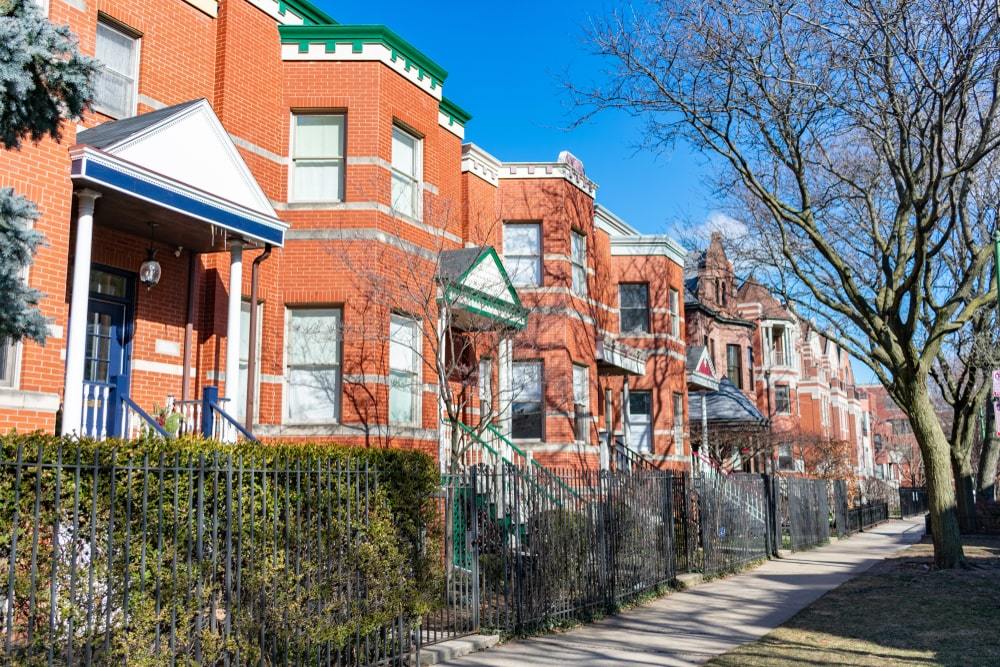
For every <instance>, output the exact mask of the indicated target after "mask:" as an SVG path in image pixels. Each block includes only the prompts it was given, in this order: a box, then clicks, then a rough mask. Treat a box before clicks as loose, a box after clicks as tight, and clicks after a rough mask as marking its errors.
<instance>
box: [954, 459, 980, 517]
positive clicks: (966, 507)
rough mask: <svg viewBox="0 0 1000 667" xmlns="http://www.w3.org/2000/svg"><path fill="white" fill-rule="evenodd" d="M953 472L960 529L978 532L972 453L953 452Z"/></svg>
mask: <svg viewBox="0 0 1000 667" xmlns="http://www.w3.org/2000/svg"><path fill="white" fill-rule="evenodd" d="M951 471H952V474H953V475H954V477H955V492H956V495H957V501H958V527H959V529H960V530H961V531H962V532H963V533H974V532H976V497H975V480H974V479H973V473H972V452H970V451H965V452H962V451H959V450H957V449H955V448H954V447H953V448H952V450H951Z"/></svg>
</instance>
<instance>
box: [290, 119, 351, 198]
mask: <svg viewBox="0 0 1000 667" xmlns="http://www.w3.org/2000/svg"><path fill="white" fill-rule="evenodd" d="M292 118H293V123H292V168H291V179H292V184H291V185H292V187H291V190H292V196H291V199H292V201H298V202H339V201H344V133H345V124H346V123H345V116H344V115H343V114H295V115H294V116H293V117H292Z"/></svg>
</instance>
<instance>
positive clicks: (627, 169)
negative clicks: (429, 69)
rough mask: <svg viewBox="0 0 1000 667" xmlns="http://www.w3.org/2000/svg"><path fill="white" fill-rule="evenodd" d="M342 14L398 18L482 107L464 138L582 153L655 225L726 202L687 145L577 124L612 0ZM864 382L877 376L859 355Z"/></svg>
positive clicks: (422, 6) (681, 221) (336, 13)
mask: <svg viewBox="0 0 1000 667" xmlns="http://www.w3.org/2000/svg"><path fill="white" fill-rule="evenodd" d="M314 4H316V5H317V6H319V7H321V8H322V9H323V10H325V11H326V12H327V13H328V14H330V16H332V17H333V18H334V19H336V20H337V21H339V22H340V23H378V24H384V25H387V26H389V27H390V28H392V29H393V30H394V31H395V32H397V33H398V34H399V35H400V36H401V37H403V38H404V39H406V40H407V41H409V42H410V43H412V44H413V45H414V46H416V47H417V48H418V49H420V50H421V51H423V52H424V53H425V54H427V56H429V57H430V58H431V59H433V60H434V61H436V62H437V63H438V64H439V65H441V66H442V67H444V68H445V70H447V71H448V79H447V81H446V82H445V86H444V91H445V95H446V96H447V97H449V98H451V99H452V100H453V101H455V102H456V103H457V104H459V105H460V106H462V107H464V108H465V109H466V110H467V111H469V112H470V113H471V114H472V115H473V119H472V121H471V122H470V123H469V126H468V128H467V132H466V140H467V141H473V142H475V143H477V144H479V145H480V146H482V147H483V148H484V149H486V150H487V151H489V152H490V153H492V154H494V155H495V156H497V157H498V158H499V159H501V160H506V161H531V160H538V161H552V160H555V159H556V157H557V156H558V155H559V152H560V151H562V150H569V151H571V152H572V153H574V154H575V155H576V156H577V157H579V158H580V159H581V160H583V162H584V165H585V166H586V169H587V175H588V176H590V178H592V179H593V180H594V181H596V182H597V184H598V185H599V186H600V189H599V191H598V195H597V199H598V201H599V202H600V203H601V204H603V205H605V206H607V207H608V208H610V209H611V210H612V211H614V212H615V213H617V214H618V215H620V216H621V217H623V218H624V219H625V220H626V221H628V222H629V223H630V224H631V225H633V226H634V227H636V228H638V229H639V230H640V231H642V232H645V233H649V234H662V233H665V232H670V233H674V234H676V233H677V232H678V231H681V229H682V228H684V227H688V226H700V225H703V224H705V223H706V221H707V220H708V219H709V217H710V216H712V215H713V213H714V212H715V211H717V210H718V209H719V208H720V207H721V202H719V200H718V199H717V197H715V195H714V193H713V192H712V188H711V185H710V183H709V179H710V178H711V175H712V173H711V168H710V166H709V165H708V164H707V163H706V162H705V160H704V158H702V157H701V156H699V155H697V154H695V153H693V152H692V151H690V150H689V149H688V148H687V147H685V146H683V145H678V146H675V147H674V148H673V149H671V150H670V151H669V152H667V153H663V154H653V153H651V152H650V151H648V150H646V149H640V148H639V147H638V146H639V144H640V143H641V141H642V137H643V123H642V121H641V120H638V119H635V118H632V117H630V116H628V115H627V114H625V113H610V112H608V113H603V114H601V115H599V116H598V117H597V118H595V119H593V120H591V121H589V122H588V123H587V124H586V125H584V126H582V127H578V128H576V129H573V130H569V129H568V127H569V125H570V124H571V122H572V120H573V119H574V117H575V114H576V113H578V112H576V111H574V109H573V108H572V104H571V100H570V96H569V94H568V93H567V92H566V91H565V89H564V82H565V81H567V80H570V79H572V80H573V81H576V82H593V81H597V80H600V78H601V74H602V68H603V67H604V66H605V65H604V63H603V62H602V61H601V59H599V58H597V57H596V56H594V55H593V54H592V49H591V48H590V47H589V46H588V45H587V43H586V39H585V31H586V26H587V24H588V21H589V19H590V18H591V17H600V16H605V15H607V13H608V12H609V11H610V10H611V8H612V7H613V6H614V4H613V3H612V2H609V0H576V1H575V2H572V3H557V2H553V1H552V0H535V1H534V2H524V1H521V0H508V1H507V2H469V3H464V4H455V3H454V2H441V1H440V0H422V1H421V2H413V1H412V0H409V1H408V2H403V1H402V0H368V1H367V2H338V1H336V0H314ZM854 371H855V376H856V380H857V381H858V382H872V381H874V376H873V375H872V373H871V371H870V370H868V368H867V367H865V366H864V365H863V364H861V363H859V362H858V361H856V360H855V361H854Z"/></svg>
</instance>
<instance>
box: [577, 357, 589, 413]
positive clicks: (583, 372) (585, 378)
mask: <svg viewBox="0 0 1000 667" xmlns="http://www.w3.org/2000/svg"><path fill="white" fill-rule="evenodd" d="M573 403H574V404H575V405H582V406H583V408H584V410H587V409H589V408H590V369H589V368H587V367H586V366H583V365H581V364H573Z"/></svg>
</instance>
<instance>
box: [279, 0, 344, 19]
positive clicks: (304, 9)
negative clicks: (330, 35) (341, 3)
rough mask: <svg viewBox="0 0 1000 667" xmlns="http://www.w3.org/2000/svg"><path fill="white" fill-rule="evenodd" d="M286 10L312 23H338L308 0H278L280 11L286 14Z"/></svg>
mask: <svg viewBox="0 0 1000 667" xmlns="http://www.w3.org/2000/svg"><path fill="white" fill-rule="evenodd" d="M286 11H290V12H291V13H293V14H295V15H296V16H298V17H299V18H300V19H302V20H303V21H305V22H306V23H307V24H310V25H329V24H334V25H335V24H336V23H337V22H336V21H334V20H333V19H332V18H331V17H330V16H329V15H328V14H326V13H325V12H323V11H322V10H320V9H319V8H317V7H316V6H314V5H313V4H312V3H311V2H308V1H307V0H278V13H279V14H281V15H282V16H284V15H285V12H286Z"/></svg>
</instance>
